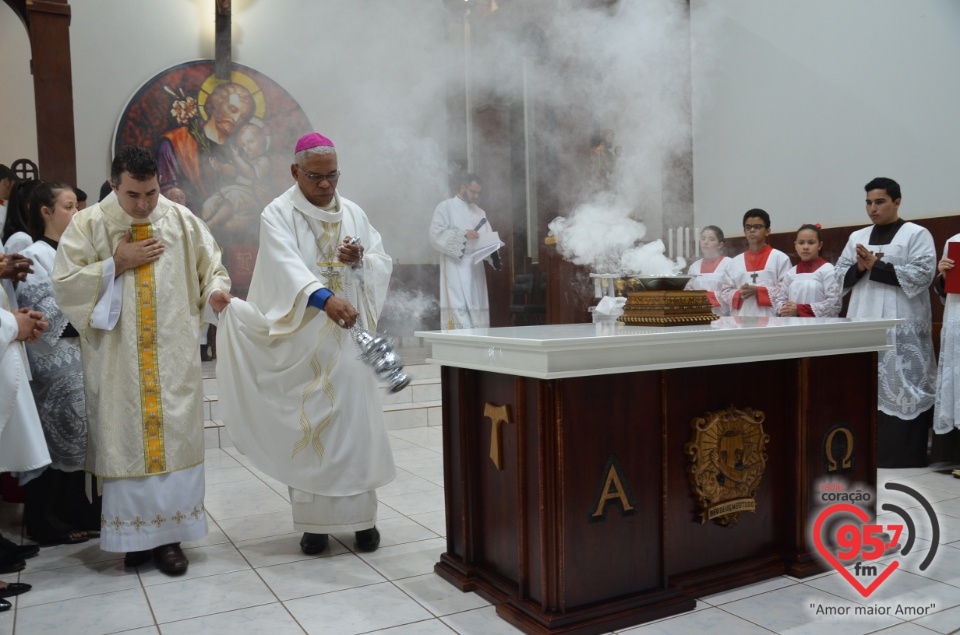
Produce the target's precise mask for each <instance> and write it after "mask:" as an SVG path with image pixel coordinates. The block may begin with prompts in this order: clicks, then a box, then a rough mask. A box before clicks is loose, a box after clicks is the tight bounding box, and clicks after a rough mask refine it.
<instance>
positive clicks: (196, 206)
mask: <svg viewBox="0 0 960 635" xmlns="http://www.w3.org/2000/svg"><path fill="white" fill-rule="evenodd" d="M233 69H234V70H233V72H232V73H231V76H230V79H229V80H219V79H217V78H216V77H215V76H214V63H213V61H195V62H187V63H185V64H180V65H179V66H174V67H172V68H169V69H167V70H165V71H162V72H161V73H159V74H157V75H156V76H154V77H153V78H152V79H150V80H148V81H147V82H146V83H145V84H144V85H143V86H142V87H141V88H140V90H138V91H137V93H136V94H135V95H134V96H133V97H132V98H131V99H130V102H129V103H128V104H127V107H126V108H125V109H124V111H123V114H122V115H121V117H120V121H119V123H118V124H117V132H116V135H115V137H114V152H116V150H117V149H118V148H120V146H123V145H127V144H137V145H142V146H146V147H148V148H150V149H151V150H153V151H154V152H155V153H156V155H157V158H158V160H159V162H160V189H161V191H162V192H163V193H164V194H165V195H168V194H170V193H171V190H172V189H174V188H179V189H180V190H182V191H183V193H184V195H185V196H186V205H187V207H189V208H190V209H191V210H192V211H193V212H194V214H196V215H197V216H199V217H200V218H202V219H203V220H204V221H206V223H207V225H208V226H209V227H210V230H211V231H212V232H213V235H214V236H215V237H216V239H217V241H218V242H219V243H220V246H221V247H222V248H223V251H224V264H225V265H226V266H227V269H228V270H229V272H230V277H231V278H232V279H233V282H234V285H235V291H234V292H235V293H239V294H241V295H243V294H244V293H245V291H246V287H247V285H249V283H250V276H251V274H252V273H253V263H254V261H255V260H256V252H257V244H258V234H259V229H260V212H261V211H263V208H264V207H265V206H266V204H267V203H269V202H270V201H272V200H273V199H274V198H276V197H277V196H278V195H279V194H281V193H282V192H283V191H285V190H286V189H287V188H289V187H290V186H291V185H292V184H293V180H292V177H291V176H290V164H291V163H292V154H291V153H292V148H293V147H294V145H295V143H296V140H297V139H298V138H299V137H300V135H302V134H304V133H306V132H309V131H311V130H312V127H311V125H310V122H309V120H308V119H307V116H306V114H305V113H304V112H303V109H301V108H300V106H299V104H297V102H296V101H295V100H294V99H293V97H291V96H290V95H289V94H288V93H287V92H286V91H285V90H284V89H283V88H281V87H280V86H279V85H278V84H277V83H276V82H274V81H273V80H271V79H270V78H269V77H267V76H266V75H263V74H262V73H259V72H257V71H255V70H253V69H252V68H249V67H246V66H242V65H240V64H233Z"/></svg>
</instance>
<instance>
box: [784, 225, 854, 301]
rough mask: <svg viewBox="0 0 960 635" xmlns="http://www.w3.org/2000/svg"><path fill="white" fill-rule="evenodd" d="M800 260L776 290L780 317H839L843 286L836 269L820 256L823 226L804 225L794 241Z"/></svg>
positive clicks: (785, 275)
mask: <svg viewBox="0 0 960 635" xmlns="http://www.w3.org/2000/svg"><path fill="white" fill-rule="evenodd" d="M793 244H794V246H795V247H796V249H797V255H798V256H800V262H799V263H798V264H797V266H795V267H793V268H792V269H790V270H789V271H788V272H787V273H786V274H784V276H783V279H782V280H780V284H779V286H777V288H776V290H775V292H774V301H773V306H774V308H775V309H776V311H777V315H779V316H780V317H837V316H838V315H840V307H841V304H842V302H841V299H840V298H841V295H842V289H841V287H840V281H839V280H838V279H837V275H836V269H835V268H834V266H833V265H831V264H830V263H829V262H827V261H826V260H824V259H823V258H821V257H820V250H821V249H823V233H822V232H821V230H820V225H802V226H801V227H800V229H799V230H797V238H796V240H795V241H794V243H793Z"/></svg>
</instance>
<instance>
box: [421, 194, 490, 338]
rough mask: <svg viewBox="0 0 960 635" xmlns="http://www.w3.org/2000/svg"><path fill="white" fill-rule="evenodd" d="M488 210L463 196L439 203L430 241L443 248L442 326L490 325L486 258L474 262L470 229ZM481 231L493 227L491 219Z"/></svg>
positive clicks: (486, 230)
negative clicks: (467, 233)
mask: <svg viewBox="0 0 960 635" xmlns="http://www.w3.org/2000/svg"><path fill="white" fill-rule="evenodd" d="M486 217H487V214H486V212H484V211H483V210H482V209H480V208H479V207H477V206H476V205H473V204H471V203H467V202H466V201H465V200H463V199H462V198H460V197H459V196H454V197H453V198H450V199H447V200H445V201H443V202H442V203H440V204H439V205H437V209H436V210H435V211H434V212H433V220H432V221H431V223H430V244H431V245H432V246H433V248H434V249H436V250H437V251H438V252H440V328H442V329H470V328H481V327H486V326H490V304H489V300H488V299H487V278H486V274H485V272H484V269H483V267H484V265H483V262H484V261H480V262H476V263H474V262H473V260H472V259H471V258H469V257H464V253H465V252H468V251H469V244H468V243H469V242H470V241H468V240H467V236H466V231H467V230H468V229H476V227H477V225H479V224H480V222H481V221H482V220H484V219H486ZM476 231H477V233H481V234H483V233H487V232H491V231H493V230H492V229H491V228H490V223H484V225H483V227H481V228H480V229H476Z"/></svg>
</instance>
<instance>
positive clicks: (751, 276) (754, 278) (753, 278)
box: [750, 271, 760, 284]
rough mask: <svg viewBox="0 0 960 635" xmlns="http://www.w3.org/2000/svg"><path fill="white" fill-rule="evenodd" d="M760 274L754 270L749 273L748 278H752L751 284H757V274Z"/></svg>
mask: <svg viewBox="0 0 960 635" xmlns="http://www.w3.org/2000/svg"><path fill="white" fill-rule="evenodd" d="M759 275H760V272H758V271H754V272H753V273H751V274H750V279H751V280H753V284H757V276H759Z"/></svg>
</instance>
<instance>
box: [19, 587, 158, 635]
mask: <svg viewBox="0 0 960 635" xmlns="http://www.w3.org/2000/svg"><path fill="white" fill-rule="evenodd" d="M31 593H32V591H31ZM153 624H154V621H153V615H151V613H150V606H149V605H148V604H147V598H146V596H145V595H144V593H143V589H142V588H140V587H139V586H138V587H137V588H135V589H128V590H126V591H117V592H115V593H104V594H99V595H91V596H86V597H82V598H75V599H72V600H63V601H61V602H58V603H57V605H56V609H55V610H51V607H50V605H48V604H40V605H38V606H29V607H26V608H23V609H18V610H17V632H18V633H70V635H103V634H104V633H118V632H121V631H126V630H131V629H134V628H142V627H146V626H152V625H153Z"/></svg>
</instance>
